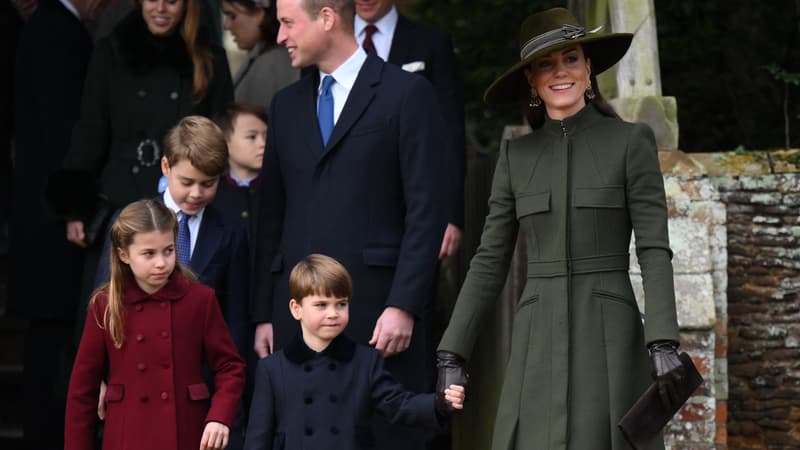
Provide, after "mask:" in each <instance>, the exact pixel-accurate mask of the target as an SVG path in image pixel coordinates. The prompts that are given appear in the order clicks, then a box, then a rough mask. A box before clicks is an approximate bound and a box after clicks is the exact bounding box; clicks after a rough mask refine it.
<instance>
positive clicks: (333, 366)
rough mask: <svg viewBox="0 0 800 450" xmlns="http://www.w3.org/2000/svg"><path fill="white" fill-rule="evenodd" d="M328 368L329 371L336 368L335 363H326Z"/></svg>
mask: <svg viewBox="0 0 800 450" xmlns="http://www.w3.org/2000/svg"><path fill="white" fill-rule="evenodd" d="M328 370H331V371H333V370H336V364H334V363H330V364H328Z"/></svg>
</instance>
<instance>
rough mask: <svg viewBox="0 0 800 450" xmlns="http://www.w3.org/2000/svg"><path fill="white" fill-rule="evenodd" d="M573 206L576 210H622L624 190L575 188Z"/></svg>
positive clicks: (617, 187)
mask: <svg viewBox="0 0 800 450" xmlns="http://www.w3.org/2000/svg"><path fill="white" fill-rule="evenodd" d="M573 204H574V205H575V207H576V208H624V207H625V188H624V187H622V186H603V187H596V188H576V189H575V193H574V194H573Z"/></svg>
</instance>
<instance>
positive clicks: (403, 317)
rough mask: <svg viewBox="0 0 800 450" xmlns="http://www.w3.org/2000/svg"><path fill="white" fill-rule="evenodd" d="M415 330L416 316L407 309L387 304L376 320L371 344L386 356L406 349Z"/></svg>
mask: <svg viewBox="0 0 800 450" xmlns="http://www.w3.org/2000/svg"><path fill="white" fill-rule="evenodd" d="M413 332H414V316H412V315H411V314H410V313H408V312H407V311H405V310H402V309H400V308H397V307H394V306H387V307H386V309H384V310H383V314H381V316H380V317H379V318H378V321H377V322H375V330H374V331H373V332H372V339H370V340H369V345H373V346H375V349H376V350H378V351H379V352H381V354H382V355H383V357H384V358H388V357H390V356H394V355H396V354H398V353H400V352H404V351H406V349H407V348H408V345H409V344H410V343H411V335H412V333H413Z"/></svg>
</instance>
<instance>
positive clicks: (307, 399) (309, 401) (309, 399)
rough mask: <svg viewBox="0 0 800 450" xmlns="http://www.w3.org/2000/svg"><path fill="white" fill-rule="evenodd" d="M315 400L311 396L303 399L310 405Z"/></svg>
mask: <svg viewBox="0 0 800 450" xmlns="http://www.w3.org/2000/svg"><path fill="white" fill-rule="evenodd" d="M313 401H314V399H312V398H311V397H306V398H305V399H303V402H304V403H305V404H306V405H310V404H311V403H312V402H313Z"/></svg>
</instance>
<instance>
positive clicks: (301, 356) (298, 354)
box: [283, 333, 356, 364]
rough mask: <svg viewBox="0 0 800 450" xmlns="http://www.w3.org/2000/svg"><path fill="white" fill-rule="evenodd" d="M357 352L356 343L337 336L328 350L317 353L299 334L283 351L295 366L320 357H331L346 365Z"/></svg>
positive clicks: (343, 336)
mask: <svg viewBox="0 0 800 450" xmlns="http://www.w3.org/2000/svg"><path fill="white" fill-rule="evenodd" d="M355 352H356V344H355V342H353V341H351V340H350V338H348V337H347V336H345V335H344V334H340V335H338V336H336V337H335V338H334V339H333V341H331V343H330V344H329V345H328V348H326V349H325V350H323V351H321V352H319V353H317V352H315V351H314V350H312V349H311V348H309V347H308V345H306V342H305V341H304V340H303V336H302V334H300V333H298V334H297V335H296V336H295V337H294V339H292V342H290V343H289V345H287V346H286V347H285V348H284V350H283V354H284V355H286V358H287V359H288V360H289V361H291V362H293V363H295V364H303V363H305V362H307V361H310V360H311V359H313V358H314V357H315V356H318V355H320V356H329V357H331V358H333V359H335V360H336V361H339V362H343V363H346V362H350V360H352V359H353V355H354V354H355Z"/></svg>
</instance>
